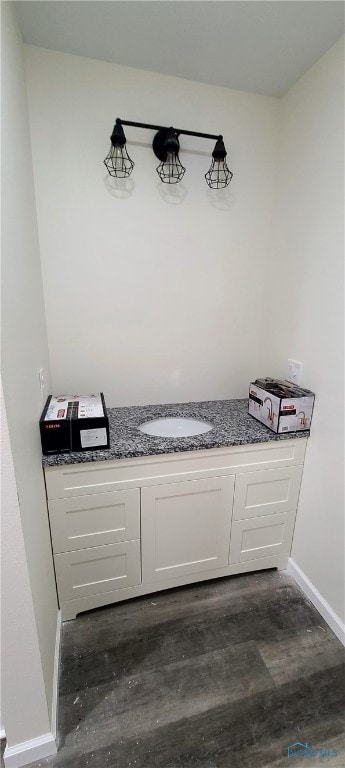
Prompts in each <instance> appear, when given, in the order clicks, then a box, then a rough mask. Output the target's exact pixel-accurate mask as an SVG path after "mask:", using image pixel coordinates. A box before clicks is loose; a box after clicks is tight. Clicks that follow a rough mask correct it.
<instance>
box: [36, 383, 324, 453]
mask: <svg viewBox="0 0 345 768" xmlns="http://www.w3.org/2000/svg"><path fill="white" fill-rule="evenodd" d="M107 412H108V417H109V427H110V448H109V449H108V450H103V451H100V450H98V451H81V452H73V453H58V454H54V455H52V456H43V459H42V463H43V466H44V467H55V466H59V465H62V464H79V463H81V462H87V461H109V460H112V459H125V458H134V457H136V456H154V455H156V454H162V453H177V452H181V451H182V452H183V451H201V450H205V449H207V448H225V447H227V446H231V445H246V444H247V443H267V442H269V441H270V440H287V439H290V440H291V439H295V438H296V437H298V438H299V437H308V436H309V431H308V432H290V433H289V434H283V435H277V434H276V433H275V432H271V430H270V429H268V428H267V427H265V426H264V424H261V423H260V422H259V421H256V419H254V418H253V417H252V416H250V415H249V413H248V400H247V398H246V399H244V400H209V401H204V402H201V403H175V404H174V403H173V404H168V405H134V406H130V407H126V408H108V409H107ZM167 416H169V417H173V416H187V417H190V418H196V419H203V420H204V421H208V422H211V423H212V424H213V425H214V426H213V429H212V430H210V432H205V433H204V434H203V435H194V436H193V437H153V436H151V435H146V434H144V433H143V432H139V430H138V427H139V425H140V424H143V423H144V422H145V421H150V420H151V419H160V418H162V417H167Z"/></svg>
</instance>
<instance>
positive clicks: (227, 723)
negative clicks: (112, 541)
mask: <svg viewBox="0 0 345 768" xmlns="http://www.w3.org/2000/svg"><path fill="white" fill-rule="evenodd" d="M344 660H345V651H344V649H343V648H342V646H341V644H340V642H339V641H338V640H337V638H336V637H335V635H334V634H333V633H332V632H331V630H330V629H329V628H328V626H327V624H326V623H325V622H324V621H323V619H322V618H321V616H320V615H319V614H318V613H317V611H316V610H315V609H314V607H313V606H312V605H311V604H310V603H309V602H308V601H307V600H306V599H305V598H304V596H303V595H302V593H301V592H300V590H299V588H298V587H297V586H296V584H295V582H294V581H293V579H292V578H291V577H290V576H289V575H288V574H287V573H286V572H285V571H280V572H278V571H263V572H261V573H253V574H246V575H243V576H237V577H232V578H228V579H220V580H217V581H214V582H206V583H204V584H198V585H196V586H195V585H193V586H191V587H184V588H181V589H175V590H171V591H168V592H165V593H158V594H156V595H150V596H148V597H145V598H139V599H137V600H132V601H128V602H127V603H119V604H118V605H116V606H110V607H107V608H103V609H101V610H97V611H93V612H90V613H88V614H83V615H81V616H79V617H78V618H77V619H76V620H75V621H71V622H67V623H65V624H64V626H63V635H62V656H61V678H60V703H59V739H60V748H59V752H58V754H57V755H56V756H55V757H52V758H48V759H46V760H42V761H40V763H32V764H31V768H38V766H50V767H51V768H111V767H114V768H115V766H116V768H127V766H128V767H131V768H240V767H241V768H268V766H269V767H270V768H284V767H286V766H289V765H291V764H294V765H303V766H304V765H311V766H312V767H313V768H315V767H316V766H343V768H344V766H345V737H344V704H345V697H344V681H345V668H344ZM295 742H301V743H303V744H305V743H308V744H309V746H311V747H313V748H314V749H315V750H320V749H324V750H330V751H331V750H333V752H337V753H338V755H335V754H333V756H332V755H330V754H329V755H324V756H323V757H321V755H320V756H319V758H316V757H313V758H307V757H304V758H292V759H291V758H288V746H289V745H291V744H294V743H295Z"/></svg>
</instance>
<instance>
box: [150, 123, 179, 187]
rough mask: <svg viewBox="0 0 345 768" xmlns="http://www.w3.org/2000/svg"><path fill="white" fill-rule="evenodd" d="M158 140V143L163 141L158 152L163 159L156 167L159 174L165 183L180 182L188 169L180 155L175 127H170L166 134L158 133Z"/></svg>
mask: <svg viewBox="0 0 345 768" xmlns="http://www.w3.org/2000/svg"><path fill="white" fill-rule="evenodd" d="M160 133H161V136H160V135H159V134H160ZM157 141H158V143H159V142H160V141H162V145H161V146H160V147H159V150H160V151H158V154H157V156H159V157H160V159H162V162H161V163H160V164H159V165H158V166H157V168H156V171H157V173H158V176H159V178H160V180H161V181H162V182H163V184H178V182H179V181H181V180H182V179H183V177H184V174H185V171H186V169H185V168H184V167H183V165H182V163H181V161H180V158H179V156H178V153H179V149H180V142H179V140H178V135H177V133H176V131H174V129H173V128H169V129H168V130H167V131H166V132H165V135H164V134H163V132H159V133H158V134H157Z"/></svg>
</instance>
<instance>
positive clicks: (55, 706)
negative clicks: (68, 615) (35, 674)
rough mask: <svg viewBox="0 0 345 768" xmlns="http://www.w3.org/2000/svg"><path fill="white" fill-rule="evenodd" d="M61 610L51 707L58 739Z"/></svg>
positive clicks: (57, 627) (55, 735)
mask: <svg viewBox="0 0 345 768" xmlns="http://www.w3.org/2000/svg"><path fill="white" fill-rule="evenodd" d="M61 627H62V622H61V611H58V614H57V621H56V637H55V653H54V673H53V696H52V708H51V718H52V722H51V729H52V734H53V736H54V739H55V741H56V739H57V732H58V731H57V719H58V700H59V672H60V645H61Z"/></svg>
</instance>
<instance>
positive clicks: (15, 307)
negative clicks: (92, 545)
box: [1, 3, 57, 744]
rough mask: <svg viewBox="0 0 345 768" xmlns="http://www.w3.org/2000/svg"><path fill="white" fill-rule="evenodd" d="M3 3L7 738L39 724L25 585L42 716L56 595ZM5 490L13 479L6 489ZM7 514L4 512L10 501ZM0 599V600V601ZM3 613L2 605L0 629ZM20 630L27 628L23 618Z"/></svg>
mask: <svg viewBox="0 0 345 768" xmlns="http://www.w3.org/2000/svg"><path fill="white" fill-rule="evenodd" d="M11 5H12V4H11V3H3V4H2V101H3V104H4V105H5V106H6V108H4V109H3V110H2V182H3V192H2V276H1V277H2V279H1V286H2V380H3V388H4V396H5V403H6V412H7V419H8V425H9V431H10V438H11V450H12V454H13V463H14V471H15V479H16V486H17V493H18V496H19V507H20V521H19V517H18V515H17V514H16V517H15V522H16V525H18V526H19V523H20V525H21V526H22V531H21V530H17V529H16V530H13V531H11V532H10V538H9V541H8V544H7V546H6V552H4V553H3V558H4V560H5V562H4V566H5V570H4V572H3V573H4V581H5V584H6V585H7V589H10V590H11V599H12V600H13V602H14V603H15V606H14V607H13V611H18V612H19V613H20V611H22V615H23V624H22V631H21V632H20V635H19V636H18V638H17V637H14V638H13V659H11V658H8V656H6V664H8V670H11V673H12V676H11V679H10V676H9V672H8V674H7V672H6V683H7V689H6V690H5V689H3V690H2V700H3V701H2V703H3V716H4V720H5V728H6V735H7V739H8V743H9V744H14V743H17V742H20V741H23V740H25V739H26V738H29V737H33V736H36V735H38V734H39V733H40V732H42V731H41V730H40V729H41V728H42V727H43V726H42V719H41V720H40V719H39V718H38V715H37V721H35V708H34V706H33V702H34V700H35V696H36V694H37V695H38V691H39V690H40V681H39V678H38V677H37V683H36V685H37V692H35V691H34V690H33V686H32V680H31V672H30V669H29V667H30V666H31V656H30V649H28V652H27V637H26V634H27V633H26V624H25V622H26V620H28V619H27V611H28V610H29V608H27V607H26V603H27V600H28V597H27V595H28V590H29V589H30V590H31V594H32V601H33V606H34V611H35V622H36V628H37V636H38V642H39V650H40V654H41V663H42V674H43V677H44V685H45V690H44V696H45V698H46V706H47V711H48V714H49V716H50V715H51V706H52V694H53V688H52V686H53V669H54V650H55V635H56V627H57V598H56V589H55V581H54V571H53V564H52V557H51V547H50V536H49V526H48V515H47V508H46V499H45V488H44V480H43V472H42V466H41V446H40V436H39V429H38V419H39V416H40V412H41V410H42V403H41V396H40V391H39V384H38V371H39V369H40V368H41V367H43V368H44V370H45V372H46V376H47V383H48V386H49V359H48V347H47V337H46V325H45V313H44V303H43V292H42V278H41V266H40V256H39V243H38V233H37V220H36V211H35V195H34V186H33V173H32V157H31V149H30V135H29V124H28V112H27V101H26V91H25V80H24V68H23V51H22V41H21V36H20V34H19V30H18V27H17V25H16V21H15V16H14V11H13V7H11ZM11 493H12V492H11ZM14 493H15V491H14V489H13V493H12V496H13V494H14ZM4 513H5V514H6V507H5V509H4ZM7 514H10V510H8V512H7ZM9 522H10V521H9ZM13 525H14V522H13ZM21 537H23V538H24V544H25V552H26V558H27V567H28V572H29V577H30V587H29V586H27V587H25V585H23V587H21V588H20V589H19V588H18V591H16V582H15V581H14V580H13V582H12V570H9V571H8V572H7V570H6V563H7V565H8V566H9V560H10V559H11V558H12V559H13V565H15V564H16V562H17V558H19V552H20V551H21V550H19V549H17V546H18V547H21V546H22V545H21V544H20V541H21ZM4 549H5V548H4ZM20 556H21V555H20ZM19 566H20V563H19V562H18V567H19ZM23 567H24V566H23ZM18 578H19V576H18ZM23 579H24V576H23ZM12 589H13V592H12ZM6 604H7V603H6V602H4V606H5V605H6ZM7 620H8V614H7V613H6V610H5V615H4V618H3V624H4V626H5V629H6V622H7ZM9 621H10V618H9ZM9 626H11V623H10V624H9ZM27 631H28V632H30V627H29V626H28V628H27ZM18 642H20V643H21V647H22V651H21V653H22V659H21V661H20V663H19V661H18V666H17V665H16V664H15V659H16V654H15V647H16V643H18ZM32 642H33V641H32ZM7 651H9V647H8V645H7ZM25 666H27V667H28V669H27V677H25V675H24V676H23V677H22V680H21V689H20V695H19V693H18V701H17V709H18V712H17V716H16V719H15V721H12V719H10V718H12V714H9V711H10V707H11V704H10V700H11V697H12V696H14V695H15V692H16V691H18V683H19V681H18V679H17V674H18V676H19V677H20V675H21V672H22V668H23V667H25ZM6 669H7V667H6ZM33 669H35V666H33ZM8 670H7V671H8ZM16 670H17V673H16ZM26 680H29V681H30V680H31V683H30V684H29V683H28V685H26ZM10 685H11V686H12V690H13V693H11V690H10V688H9V686H10ZM12 710H13V716H15V708H14V707H12ZM12 710H11V712H12ZM47 717H48V715H47ZM34 725H35V728H34ZM47 730H49V728H47V727H46V726H45V730H44V732H46V731H47Z"/></svg>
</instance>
